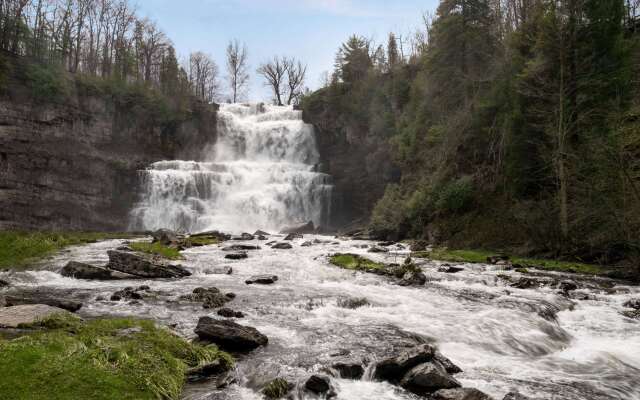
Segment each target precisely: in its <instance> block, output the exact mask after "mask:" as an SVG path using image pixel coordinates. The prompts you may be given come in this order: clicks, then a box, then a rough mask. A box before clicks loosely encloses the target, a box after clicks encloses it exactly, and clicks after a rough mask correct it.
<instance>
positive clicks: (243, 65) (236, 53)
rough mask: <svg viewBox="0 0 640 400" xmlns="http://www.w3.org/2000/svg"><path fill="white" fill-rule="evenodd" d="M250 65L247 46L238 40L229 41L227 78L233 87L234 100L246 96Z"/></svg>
mask: <svg viewBox="0 0 640 400" xmlns="http://www.w3.org/2000/svg"><path fill="white" fill-rule="evenodd" d="M248 70H249V65H248V52H247V46H246V45H244V44H243V45H242V46H240V43H239V42H238V40H233V41H231V42H229V45H228V46H227V80H228V82H229V88H230V89H231V95H232V100H233V102H234V103H236V102H238V100H239V99H240V98H242V97H243V96H244V92H245V91H246V90H247V86H248V84H249V72H248Z"/></svg>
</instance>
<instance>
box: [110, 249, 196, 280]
mask: <svg viewBox="0 0 640 400" xmlns="http://www.w3.org/2000/svg"><path fill="white" fill-rule="evenodd" d="M107 254H108V255H109V264H107V268H109V269H113V270H116V271H120V272H124V273H127V274H131V275H136V276H139V277H143V278H183V277H185V276H190V275H191V272H189V271H187V270H186V269H184V268H183V267H180V266H177V265H169V264H164V263H163V262H161V261H156V260H153V259H152V258H151V257H148V256H144V255H141V254H136V253H129V252H125V251H118V250H109V251H108V252H107Z"/></svg>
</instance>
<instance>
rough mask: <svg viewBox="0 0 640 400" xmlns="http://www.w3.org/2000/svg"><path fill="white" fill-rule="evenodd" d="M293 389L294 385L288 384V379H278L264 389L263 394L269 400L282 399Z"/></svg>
mask: <svg viewBox="0 0 640 400" xmlns="http://www.w3.org/2000/svg"><path fill="white" fill-rule="evenodd" d="M293 388H294V385H293V384H291V383H289V382H287V380H286V379H283V378H276V379H274V380H272V381H270V382H269V383H267V384H266V385H265V386H264V388H262V394H263V395H264V397H266V398H267V399H280V398H283V397H284V396H286V395H287V393H289V392H290V391H291V390H292V389H293Z"/></svg>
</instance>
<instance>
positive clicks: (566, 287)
mask: <svg viewBox="0 0 640 400" xmlns="http://www.w3.org/2000/svg"><path fill="white" fill-rule="evenodd" d="M558 288H559V289H560V290H562V291H563V292H565V293H568V292H571V291H573V290H576V289H578V285H576V283H575V282H572V281H562V282H560V285H559V286H558Z"/></svg>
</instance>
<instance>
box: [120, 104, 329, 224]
mask: <svg viewBox="0 0 640 400" xmlns="http://www.w3.org/2000/svg"><path fill="white" fill-rule="evenodd" d="M301 113H302V112H301V111H296V110H293V108H291V107H276V106H268V105H263V104H257V105H245V104H223V105H221V107H220V111H219V112H218V140H217V142H216V143H215V145H212V146H211V147H209V148H207V149H205V154H204V159H205V160H206V161H205V162H194V161H161V162H157V163H155V164H153V165H152V166H151V168H150V169H148V170H145V171H141V177H142V185H143V193H142V199H141V201H140V202H139V203H138V204H137V206H136V207H135V209H134V210H133V212H132V226H131V228H132V229H136V230H145V229H149V230H154V229H159V228H170V229H174V230H179V231H186V232H197V231H204V230H209V229H219V230H223V231H228V232H240V231H251V230H255V229H267V230H279V229H281V228H282V227H284V226H287V225H291V224H296V223H306V222H308V221H313V222H314V224H315V225H316V226H327V224H328V220H329V206H330V199H331V191H332V186H331V177H330V176H329V175H326V174H323V173H319V172H317V163H318V160H319V155H318V151H317V148H316V142H315V137H314V133H313V127H312V126H311V125H309V124H305V123H304V122H303V121H302V115H301Z"/></svg>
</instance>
